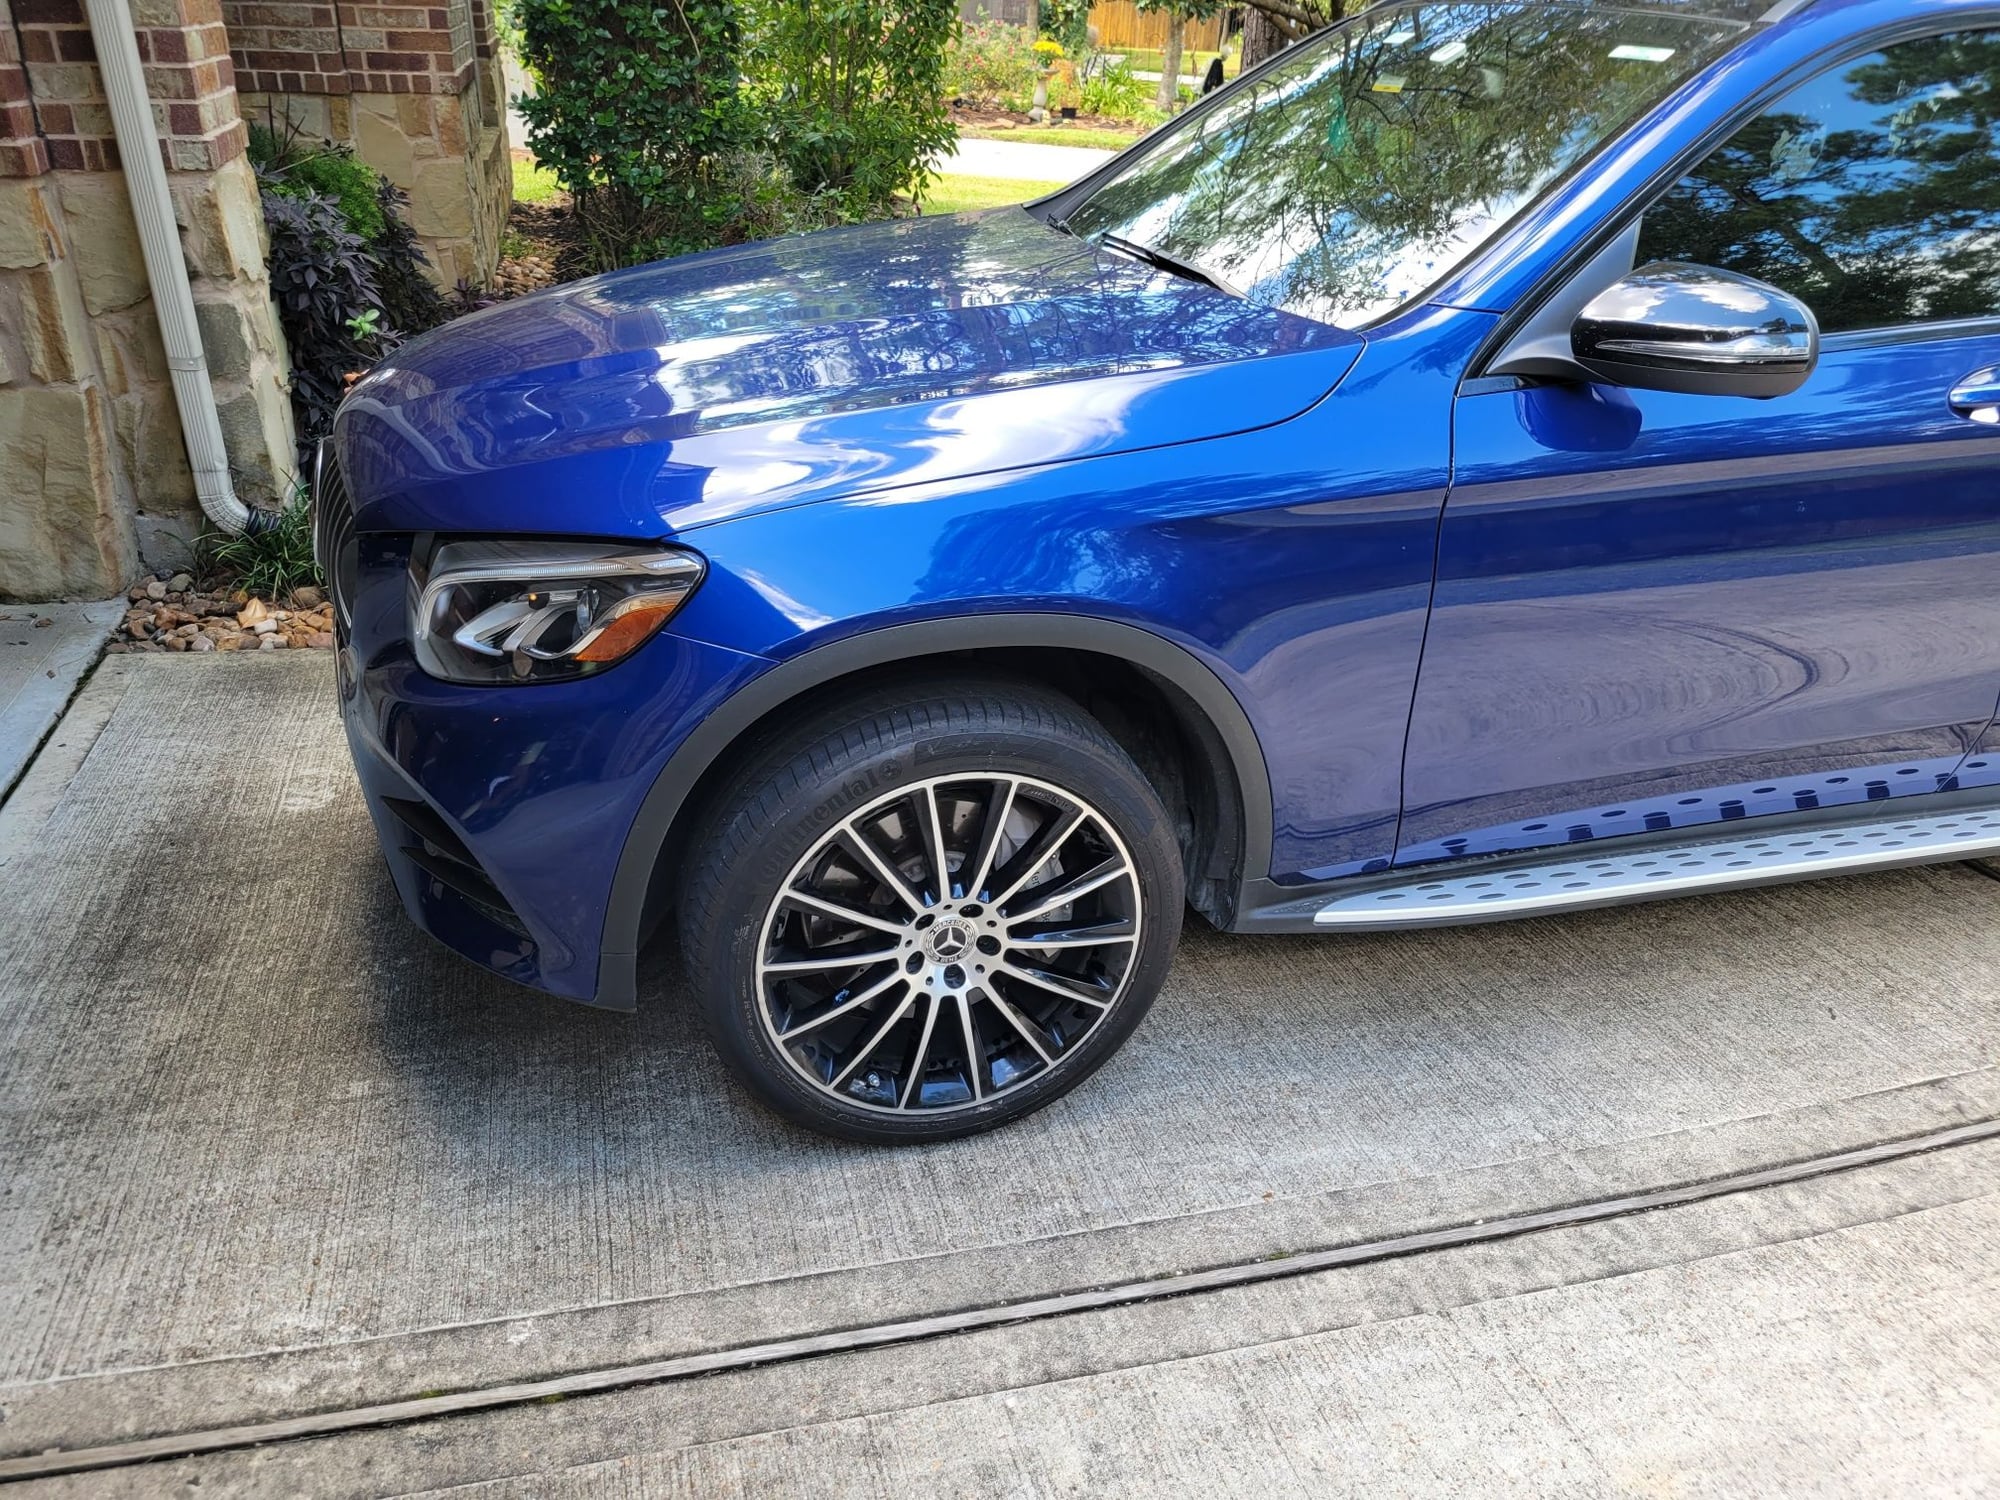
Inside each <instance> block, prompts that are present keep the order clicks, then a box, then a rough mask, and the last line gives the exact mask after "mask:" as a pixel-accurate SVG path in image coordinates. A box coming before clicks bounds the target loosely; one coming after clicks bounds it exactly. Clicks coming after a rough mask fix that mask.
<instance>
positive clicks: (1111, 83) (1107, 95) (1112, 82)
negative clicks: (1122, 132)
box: [1081, 63, 1152, 120]
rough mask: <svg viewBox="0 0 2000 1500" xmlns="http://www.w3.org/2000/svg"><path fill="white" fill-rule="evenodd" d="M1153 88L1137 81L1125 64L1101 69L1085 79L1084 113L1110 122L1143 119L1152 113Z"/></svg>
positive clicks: (1142, 81) (1082, 91)
mask: <svg viewBox="0 0 2000 1500" xmlns="http://www.w3.org/2000/svg"><path fill="white" fill-rule="evenodd" d="M1151 92H1152V88H1151V86H1150V85H1149V84H1147V83H1146V82H1145V81H1144V80H1143V79H1139V78H1134V77H1133V76H1132V70H1131V69H1130V68H1128V67H1126V66H1125V64H1123V63H1114V64H1112V65H1111V66H1109V67H1105V68H1099V69H1097V70H1096V71H1095V72H1093V73H1092V74H1091V76H1090V77H1088V78H1086V79H1084V81H1083V87H1082V90H1081V94H1082V98H1083V112H1084V113H1085V114H1087V115H1100V116H1102V117H1103V118H1104V119H1107V120H1137V119H1143V118H1144V117H1145V116H1146V114H1147V112H1148V104H1147V97H1146V96H1147V95H1148V94H1150V93H1151Z"/></svg>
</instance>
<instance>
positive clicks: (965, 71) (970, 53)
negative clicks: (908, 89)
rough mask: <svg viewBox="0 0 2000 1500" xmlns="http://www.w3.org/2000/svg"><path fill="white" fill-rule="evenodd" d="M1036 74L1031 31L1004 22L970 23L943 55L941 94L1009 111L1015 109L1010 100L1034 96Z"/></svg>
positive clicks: (1033, 42) (1036, 67)
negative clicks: (943, 66) (955, 42)
mask: <svg viewBox="0 0 2000 1500" xmlns="http://www.w3.org/2000/svg"><path fill="white" fill-rule="evenodd" d="M1040 71H1041V68H1040V64H1039V63H1038V62H1037V61H1036V59H1035V37H1034V33H1033V32H1031V31H1029V30H1028V29H1027V28H1026V27H1023V26H1009V25H1007V24H1006V23H1005V22H1004V21H974V22H971V23H970V24H968V25H967V26H966V27H965V28H964V29H963V30H962V31H961V32H960V34H959V38H958V43H957V45H956V46H954V47H953V48H952V49H951V51H950V52H949V53H948V54H947V55H946V59H945V74H944V88H945V94H946V97H947V98H952V99H964V100H967V101H968V102H970V103H973V104H984V105H987V106H989V107H991V108H995V109H1011V108H1014V107H1015V106H1014V105H1013V104H1012V103H1011V102H1010V101H1012V100H1023V101H1025V100H1027V99H1028V98H1030V97H1031V96H1032V95H1033V94H1034V91H1035V75H1036V74H1037V73H1039V72H1040ZM1022 107H1024V108H1025V104H1023V105H1022Z"/></svg>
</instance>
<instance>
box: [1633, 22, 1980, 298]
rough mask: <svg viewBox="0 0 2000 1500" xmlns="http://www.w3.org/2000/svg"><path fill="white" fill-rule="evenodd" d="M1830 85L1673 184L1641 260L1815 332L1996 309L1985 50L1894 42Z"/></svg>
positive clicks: (1787, 103) (1654, 211) (1944, 39)
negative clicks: (1780, 292) (1746, 283)
mask: <svg viewBox="0 0 2000 1500" xmlns="http://www.w3.org/2000/svg"><path fill="white" fill-rule="evenodd" d="M1838 80H1839V81H1838V82H1837V83H1833V82H1832V81H1831V80H1827V81H1816V82H1814V83H1809V84H1807V85H1806V86H1805V87H1804V88H1803V89H1801V90H1800V91H1799V95H1798V96H1794V97H1793V98H1789V99H1786V100H1782V101H1780V102H1779V104H1778V105H1777V106H1776V107H1775V108H1774V109H1772V110H1770V111H1769V112H1767V113H1765V114H1763V115H1760V116H1759V117H1758V118H1757V119H1755V120H1753V121H1751V122H1750V123H1749V124H1748V125H1746V126H1744V127H1743V129H1742V130H1740V131H1738V132H1737V133H1736V135H1735V136H1733V137H1732V138H1731V139H1730V140H1729V141H1727V142H1726V143H1724V144H1723V145H1722V146H1721V147H1720V148H1718V149H1717V150H1716V151H1715V152H1714V153H1713V154H1712V155H1710V156H1709V157H1708V158H1707V159H1706V160H1705V161H1703V162H1702V163H1701V165H1700V166H1698V167H1696V168H1695V169H1694V171H1693V172H1691V173H1689V174H1688V176H1687V177H1685V178H1683V179H1682V180H1681V181H1680V182H1679V183H1678V184H1676V185H1675V187H1674V188H1673V189H1672V190H1670V191H1669V192H1668V193H1667V194H1666V196H1665V197H1663V198H1662V199H1661V200H1660V201H1659V202H1658V203H1656V204H1654V205H1653V207H1652V208H1650V209H1649V210H1648V211H1647V213H1646V218H1645V224H1644V228H1643V230H1642V233H1641V238H1640V255H1641V257H1642V258H1644V259H1648V260H1653V259H1671V260H1688V261H1694V262H1695V263H1697V264H1700V265H1710V266H1721V267H1723V268H1725V269H1727V270H1732V271H1739V272H1741V273H1742V274H1744V275H1746V276H1755V277H1757V278H1758V279H1759V280H1762V281H1768V282H1771V283H1773V284H1775V285H1777V286H1781V287H1783V288H1784V289H1785V290H1787V291H1789V292H1791V293H1792V294H1793V295H1795V296H1797V297H1800V298H1801V299H1803V300H1804V301H1805V303H1806V304H1807V306H1809V307H1811V308H1812V309H1813V311H1814V312H1815V313H1817V314H1818V316H1819V320H1820V325H1821V327H1822V328H1824V329H1826V330H1828V331H1835V330H1839V329H1843V328H1870V327H1882V326H1886V325H1893V324H1898V323H1907V322H1914V321H1918V320H1921V319H1934V318H1954V317H1986V316H1990V315H1991V314H1993V313H1994V312H1996V311H2000V254H1996V249H2000V141H1996V137H2000V39H1996V38H1995V37H1994V36H1993V34H1992V33H1966V34H1959V35H1954V36H1940V37H1927V38H1923V39H1920V40H1916V41H1909V42H1904V43H1901V44H1899V45H1897V46H1894V47H1891V48H1889V49H1888V50H1887V51H1886V52H1881V53H1877V54H1875V55H1873V56H1871V57H1867V58H1863V59H1862V60H1860V61H1859V62H1857V63H1854V64H1852V65H1850V66H1849V67H1847V68H1846V69H1844V70H1842V72H1841V73H1840V74H1839V75H1838ZM1829 84H1832V87H1833V89H1834V92H1833V93H1829V91H1828V89H1829ZM1841 96H1845V97H1841Z"/></svg>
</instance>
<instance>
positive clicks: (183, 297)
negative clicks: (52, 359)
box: [84, 0, 269, 532]
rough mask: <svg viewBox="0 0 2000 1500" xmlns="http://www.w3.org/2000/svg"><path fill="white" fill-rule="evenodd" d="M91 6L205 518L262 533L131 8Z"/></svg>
mask: <svg viewBox="0 0 2000 1500" xmlns="http://www.w3.org/2000/svg"><path fill="white" fill-rule="evenodd" d="M84 3H85V9H86V10H87V11H88V13H89V16H90V31H91V36H92V38H93V40H94V41H95V43H96V46H97V68H98V71H99V72H100V73H101V74H102V75H103V77H104V95H105V98H106V99H107V100H108V101H109V102H110V105H111V123H112V128H113V130H114V131H115V132H116V133H117V137H118V155H119V158H120V160H121V161H122V162H123V163H124V167H125V187H126V190H127V191H128V192H129V193H130V194H131V198H132V217H133V219H134V220H135V221H137V223H138V226H139V245H140V248H141V250H142V251H143V252H144V253H145V257H146V279H147V281H149V282H150V283H151V284H152V289H153V312H154V315H155V316H156V317H157V318H158V319H159V321H160V342H161V343H163V344H164V345H166V350H167V369H168V371H169V373H170V374H171V375H172V377H173V382H174V401H175V404H176V405H178V406H179V407H180V413H181V436H182V437H183V438H184V439H185V440H186V442H187V453H188V467H189V468H190V469H192V470H193V471H194V492H195V495H196V497H197V498H198V499H199V500H200V501H201V508H202V513H203V514H204V515H206V516H207V517H208V518H209V520H211V521H213V522H214V523H215V524H216V525H217V526H220V527H221V528H222V529H223V530H224V531H229V532H239V531H243V530H245V529H246V528H247V529H249V530H252V531H261V530H263V529H265V525H266V524H269V523H267V522H264V513H263V512H261V511H260V512H257V513H256V514H255V516H254V517H253V515H252V512H251V510H250V507H248V506H247V505H245V504H244V503H243V502H242V501H241V500H239V499H237V498H236V486H235V485H234V484H233V483H232V482H231V480H230V477H229V454H228V451H227V450H226V449H225V448H224V447H223V446H222V423H221V421H220V420H218V418H217V417H216V413H215V387H214V386H213V385H211V384H210V383H209V379H208V360H207V357H206V356H205V355H204V354H203V353H202V347H201V329H200V326H199V325H198V324H196V322H195V319H194V292H193V291H192V290H191V289H190V288H189V286H188V274H187V259H186V257H185V256H184V255H182V253H181V237H180V231H179V229H178V227H177V226H176V225H175V223H174V206H173V200H172V199H171V198H170V197H169V196H168V194H167V171H166V167H165V166H164V165H163V164H162V163H161V161H160V141H159V137H158V135H157V134H155V132H154V129H153V102H152V100H151V99H150V98H148V97H147V94H146V75H145V73H144V71H143V70H142V69H141V67H140V63H139V46H138V43H137V41H136V40H135V37H136V32H135V31H134V29H133V26H132V11H131V8H130V6H129V5H128V4H127V0H84ZM259 523H263V524H259Z"/></svg>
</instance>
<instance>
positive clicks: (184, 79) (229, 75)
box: [0, 0, 293, 599]
mask: <svg viewBox="0 0 2000 1500" xmlns="http://www.w3.org/2000/svg"><path fill="white" fill-rule="evenodd" d="M132 11H133V17H134V21H135V23H136V25H137V27H138V42H139V48H140V57H141V59H142V61H143V62H144V63H145V65H146V83H147V89H148V92H149V93H150V94H151V95H152V98H153V101H154V106H153V108H154V116H155V123H156V126H157V128H158V130H159V132H160V135H161V151H162V154H163V156H164V158H165V161H166V164H167V168H168V181H169V187H170V191H171V193H172V195H173V200H174V207H175V214H176V217H177V219H178V220H179V223H180V227H181V241H182V246H183V249H184V252H185V254H186V256H187V261H188V272H189V277H190V281H191V283H192V286H193V289H194V294H195V308H196V313H197V315H198V317H199V321H200V325H201V334H202V343H203V348H204V351H205V353H206V355H207V360H208V368H209V373H210V376H211V377H212V379H213V381H214V384H215V387H216V394H217V398H218V402H219V405H220V408H221V415H222V428H223V437H224V440H225V443H226V445H227V447H228V451H229V459H230V467H231V470H232V473H233V475H234V479H235V483H236V487H237V494H238V496H239V498H241V499H243V500H245V501H248V502H251V503H257V502H260V501H269V500H272V499H274V498H277V497H281V496H284V495H286V494H288V492H289V489H290V483H291V468H292V464H293V454H292V441H293V438H292V421H291V410H290V406H289V403H288V400H287V396H286V390H285V380H286V376H287V372H288V368H289V366H288V362H287V360H286V358H285V352H284V342H283V338H282V335H281V334H280V333H279V331H278V326H277V319H276V316H275V314H274V312H273V310H272V307H271V299H270V289H269V284H268V282H267V280H266V275H265V267H264V260H265V241H264V224H263V216H262V212H261V210H260V208H259V205H258V201H257V192H256V183H255V179H254V176H253V174H252V173H251V170H250V166H249V163H248V162H247V161H246V160H245V159H244V157H243V145H244V127H243V122H242V120H241V118H240V117H239V115H238V113H237V106H236V97H235V90H234V82H233V65H232V63H231V60H230V57H229V53H228V49H227V39H226V37H225V35H224V32H223V28H222V15H221V10H220V7H219V4H218V0H133V4H132ZM201 520H202V518H201V513H200V509H199V507H198V505H197V504H196V502H195V496H194V482H193V478H192V476H191V474H190V473H189V470H188V463H187V451H186V448H185V446H184V445H183V443H182V440H181V433H180V419H179V409H178V407H177V406H176V404H175V401H174V397H173V389H172V386H171V384H170V382H169V377H168V372H167V365H166V354H165V351H164V350H163V349H162V347H161V344H160V334H159V326H158V324H157V322H156V321H155V319H154V316H153V308H152V298H151V292H150V287H149V283H148V281H147V277H146V270H145V264H144V261H143V259H142V257H141V254H140V249H139V238H138V230H137V228H136V226H135V225H134V223H133V220H132V212H131V205H130V200H129V199H128V197H127V195H126V189H125V179H124V175H123V173H122V172H121V171H120V170H119V160H118V148H117V143H116V142H115V140H113V138H112V129H111V119H110V114H109V111H108V109H107V107H106V105H105V102H104V92H103V88H102V84H101V82H100V80H99V77H98V73H97V68H96V52H95V48H94V47H93V45H92V40H91V36H90V31H89V27H88V25H87V24H86V23H85V20H84V16H83V9H82V4H81V0H0V598H14V599H49V598H58V597H102V596H104V595H108V594H111V593H114V592H116V591H117V590H118V589H120V588H122V587H123V586H124V585H125V584H126V583H127V582H129V581H130V579H131V577H132V576H133V574H134V573H135V572H137V571H138V569H139V566H140V563H141V560H142V559H143V560H144V561H145V562H147V563H149V564H160V565H169V564H172V563H175V562H177V561H179V560H180V558H181V557H182V556H183V555H184V553H185V543H186V540H187V539H188V538H190V537H192V536H193V535H194V534H195V533H196V532H197V531H198V530H199V528H200V526H201Z"/></svg>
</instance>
